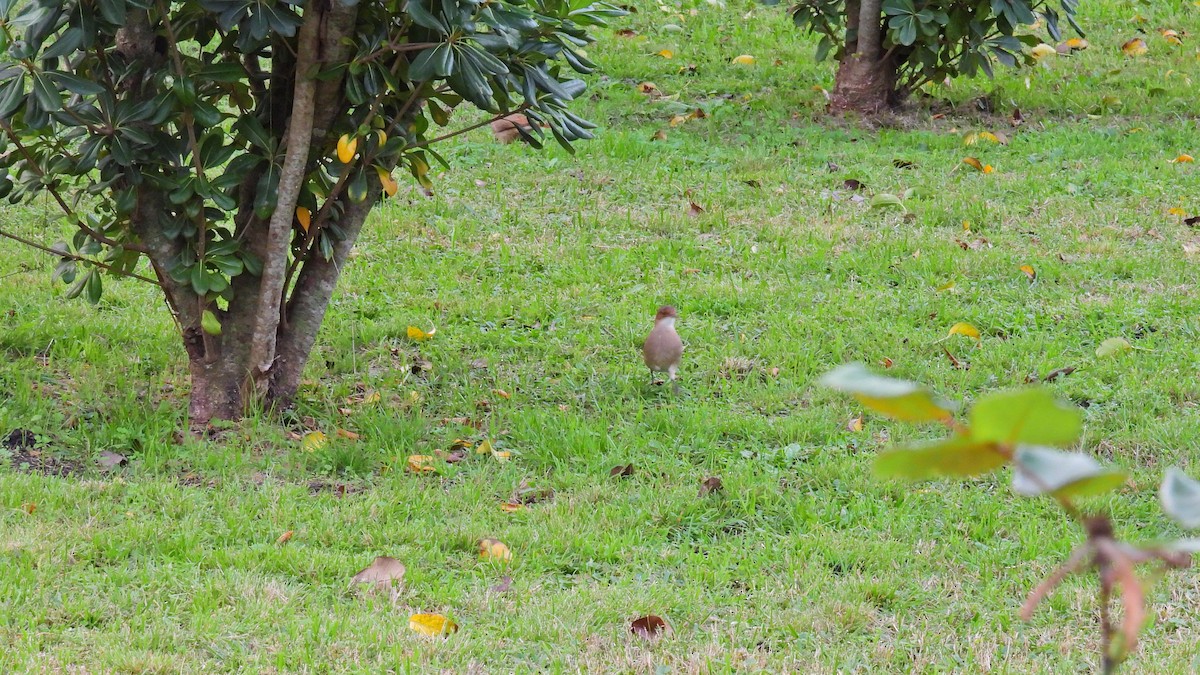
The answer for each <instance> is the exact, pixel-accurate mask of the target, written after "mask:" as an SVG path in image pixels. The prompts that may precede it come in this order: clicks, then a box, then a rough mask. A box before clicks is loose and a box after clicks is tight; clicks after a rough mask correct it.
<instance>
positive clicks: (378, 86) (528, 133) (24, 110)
mask: <svg viewBox="0 0 1200 675" xmlns="http://www.w3.org/2000/svg"><path fill="white" fill-rule="evenodd" d="M621 13H622V12H620V11H619V10H616V9H614V8H611V7H609V6H607V5H603V4H581V3H579V2H571V1H569V0H531V1H530V2H525V0H489V1H478V0H185V1H174V2H171V1H167V0H73V1H71V0H68V1H66V2H63V1H60V0H30V1H26V2H18V1H17V0H0V129H2V131H3V139H0V197H3V196H7V197H9V199H10V200H12V201H14V202H15V201H20V200H29V199H31V198H33V197H34V196H35V195H37V194H43V193H44V194H48V195H49V196H50V198H51V199H52V200H53V201H54V202H55V204H56V205H57V207H58V208H60V209H61V210H62V212H63V214H64V215H65V219H66V222H67V226H68V227H69V229H70V230H71V231H72V236H71V238H70V239H71V240H70V242H69V243H61V244H57V245H53V246H47V245H46V244H44V243H39V242H37V241H34V240H31V239H28V238H26V237H23V236H19V235H18V234H16V233H13V232H4V231H2V230H0V236H6V237H9V238H11V239H16V240H18V241H21V242H24V243H26V244H29V245H31V246H34V247H35V248H42V249H44V250H47V251H50V252H53V253H55V254H57V255H60V256H62V264H60V265H59V267H58V269H57V270H56V272H55V274H56V276H57V277H61V278H62V279H63V280H64V281H66V282H67V283H68V284H70V287H69V290H68V293H67V295H68V296H72V297H73V296H77V295H83V296H84V297H86V298H87V299H88V300H90V301H92V302H96V301H98V300H99V298H100V296H101V293H102V290H103V284H102V279H103V278H104V277H105V276H125V277H136V278H138V279H141V280H142V281H145V282H148V283H152V284H155V285H157V286H158V287H159V288H161V290H162V293H163V296H164V298H165V300H166V303H167V306H168V307H169V309H170V311H171V313H172V315H173V316H174V318H175V320H176V323H177V324H178V327H179V332H180V336H181V337H182V339H183V344H184V347H185V348H186V351H187V355H188V362H189V366H190V372H191V379H192V390H191V400H190V405H189V413H190V416H191V419H192V422H193V425H201V426H202V425H204V424H206V423H207V422H209V421H210V420H212V419H216V418H222V419H233V418H237V417H240V416H241V415H242V414H244V412H245V411H246V410H247V409H248V408H250V407H253V406H256V405H266V406H271V405H276V404H279V405H287V404H289V403H290V402H291V400H292V398H293V397H294V395H295V394H296V390H297V388H298V386H299V383H300V375H301V372H302V371H303V369H304V365H305V363H306V361H307V359H308V355H309V352H310V351H311V349H312V347H313V343H314V341H315V339H316V335H317V330H318V328H319V327H320V325H321V322H322V321H323V319H324V316H325V309H326V307H327V305H328V303H329V300H330V297H331V296H332V293H333V289H334V286H335V285H336V283H337V281H338V277H339V276H340V274H341V271H342V270H343V269H344V267H345V265H346V264H347V262H348V261H349V258H350V251H351V248H352V247H353V245H354V242H355V240H356V239H357V238H358V236H359V234H360V232H361V230H362V228H363V224H364V222H365V221H366V218H367V215H368V214H369V213H370V211H371V209H372V208H373V207H374V206H375V205H376V204H377V203H378V202H379V200H380V198H381V196H382V195H385V194H386V195H392V194H395V193H396V192H397V190H398V189H399V188H398V185H397V182H396V179H395V178H394V176H393V171H394V169H397V168H400V169H402V170H405V171H407V172H409V173H411V175H412V176H413V177H414V178H415V180H416V181H417V182H419V183H420V184H421V186H422V187H423V188H425V189H429V188H431V183H430V179H429V176H428V174H429V171H430V162H431V161H438V162H441V161H442V160H441V159H440V158H439V157H438V156H437V154H435V153H434V151H433V150H432V149H430V147H429V146H431V145H432V144H434V143H436V142H438V141H441V140H444V139H446V138H449V137H451V136H455V135H458V134H460V133H463V132H464V131H468V130H470V129H473V128H476V127H480V126H484V125H487V124H489V123H490V122H492V121H495V120H497V119H500V118H502V117H504V116H505V115H506V114H512V113H520V114H522V115H524V116H525V118H526V119H527V120H529V122H530V126H529V127H527V128H526V127H522V128H521V130H520V131H519V133H520V134H521V135H522V136H523V137H524V138H525V140H527V141H529V142H530V143H531V144H533V145H535V146H538V147H540V144H541V139H542V138H543V137H544V136H545V132H546V131H549V132H550V134H551V135H553V137H554V138H555V139H556V140H557V141H558V142H559V143H561V144H562V145H564V146H567V147H568V148H569V144H570V142H571V141H574V140H577V139H584V138H590V137H591V134H590V133H589V129H592V128H594V127H593V125H592V124H590V123H588V122H587V121H585V120H583V119H580V118H579V117H577V116H575V115H574V114H572V113H571V112H569V111H568V110H567V105H568V104H569V103H570V102H571V101H572V100H573V99H575V98H576V97H578V96H579V94H580V93H581V92H582V91H583V90H584V84H583V82H582V81H581V80H578V79H574V78H573V77H572V76H571V71H575V72H579V73H587V72H590V71H591V70H592V68H593V64H592V63H591V62H589V61H588V60H587V59H586V58H585V57H584V56H583V55H582V54H581V53H580V52H579V51H578V50H579V48H580V47H582V46H583V45H586V44H588V43H589V42H590V41H591V38H590V37H589V36H588V35H587V33H586V28H587V27H589V26H597V25H601V24H603V22H604V20H605V19H606V18H607V17H610V16H615V15H619V14H621ZM564 64H565V65H566V66H567V68H564V67H563V65H564ZM464 102H466V103H469V104H471V105H472V106H474V107H477V108H480V109H483V110H485V111H488V112H489V113H492V115H491V116H488V117H485V118H484V119H481V120H479V121H478V122H476V123H473V124H467V125H461V126H459V127H458V128H457V129H455V130H453V131H446V132H445V133H441V132H440V131H439V130H438V128H439V127H446V126H448V125H449V124H450V120H451V114H452V112H453V110H454V109H455V108H457V107H458V106H459V105H460V104H462V103H464ZM443 163H444V162H443ZM47 234H48V235H49V236H50V237H56V236H57V235H58V233H57V232H51V233H47ZM143 258H146V259H148V260H149V269H148V270H147V269H146V268H145V267H139V262H140V261H141V260H142V259H143Z"/></svg>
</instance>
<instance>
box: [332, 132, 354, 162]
mask: <svg viewBox="0 0 1200 675" xmlns="http://www.w3.org/2000/svg"><path fill="white" fill-rule="evenodd" d="M356 152H358V139H357V138H353V137H351V136H350V134H345V135H343V136H342V137H341V138H339V139H338V142H337V157H338V161H340V162H341V163H342V164H349V163H350V162H351V160H353V159H354V153H356Z"/></svg>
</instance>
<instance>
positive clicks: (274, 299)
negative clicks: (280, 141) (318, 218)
mask: <svg viewBox="0 0 1200 675" xmlns="http://www.w3.org/2000/svg"><path fill="white" fill-rule="evenodd" d="M325 16H326V12H325V9H324V8H322V7H320V6H319V4H318V5H315V6H312V7H310V8H309V9H308V11H306V12H305V13H304V24H303V25H302V26H301V27H300V32H299V35H298V37H297V45H296V67H295V72H296V82H295V84H294V85H293V92H292V113H291V116H290V120H289V123H288V134H287V137H286V139H285V142H286V154H285V155H284V159H283V168H282V170H281V172H280V176H279V188H278V197H277V199H276V203H275V211H274V213H272V214H271V220H270V222H269V223H268V224H267V232H266V242H265V244H264V247H263V271H262V277H261V279H260V285H259V289H258V304H257V311H256V313H255V326H254V331H253V334H252V336H251V342H250V360H249V366H250V373H249V377H250V380H251V382H252V383H253V385H254V389H255V390H256V391H257V392H258V393H259V394H260V395H262V394H265V393H266V391H265V384H266V382H267V376H268V375H269V373H270V372H271V366H272V365H273V364H274V362H275V346H276V339H277V338H276V335H277V331H278V328H279V320H280V319H279V317H280V314H279V307H280V305H281V304H282V302H283V299H282V298H283V282H284V277H285V275H286V273H287V267H288V248H289V244H290V241H291V234H292V219H293V218H294V214H295V212H296V202H297V200H298V198H299V195H300V190H301V189H302V188H303V187H304V181H305V179H306V178H307V177H308V153H309V148H310V147H311V146H312V132H313V119H314V114H315V109H316V101H315V98H316V96H315V94H316V90H317V82H316V79H315V77H314V76H315V75H316V74H317V72H318V71H319V68H320V63H321V55H320V44H321V26H322V23H323V22H324V19H325Z"/></svg>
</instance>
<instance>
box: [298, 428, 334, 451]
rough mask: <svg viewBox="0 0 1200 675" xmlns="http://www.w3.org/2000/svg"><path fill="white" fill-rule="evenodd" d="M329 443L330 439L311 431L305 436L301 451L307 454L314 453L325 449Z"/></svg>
mask: <svg viewBox="0 0 1200 675" xmlns="http://www.w3.org/2000/svg"><path fill="white" fill-rule="evenodd" d="M328 442H329V438H328V437H326V436H325V434H323V433H321V432H320V431H310V432H308V433H307V434H304V438H303V439H302V440H301V441H300V449H301V450H303V451H305V452H314V451H316V450H320V449H321V448H323V447H325V444H326V443H328Z"/></svg>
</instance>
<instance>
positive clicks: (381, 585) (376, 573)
mask: <svg viewBox="0 0 1200 675" xmlns="http://www.w3.org/2000/svg"><path fill="white" fill-rule="evenodd" d="M407 571H408V570H407V569H406V568H405V567H404V565H403V564H402V563H401V562H400V561H399V560H396V559H395V558H389V557H388V556H385V555H381V556H379V557H377V558H375V562H373V563H371V564H370V565H367V566H366V567H365V568H363V570H362V571H361V572H359V573H358V574H355V575H354V577H353V578H352V579H350V583H352V584H373V585H374V587H375V589H376V590H380V591H386V590H394V589H395V587H396V586H397V585H403V583H404V573H405V572H407Z"/></svg>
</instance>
